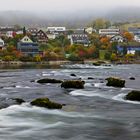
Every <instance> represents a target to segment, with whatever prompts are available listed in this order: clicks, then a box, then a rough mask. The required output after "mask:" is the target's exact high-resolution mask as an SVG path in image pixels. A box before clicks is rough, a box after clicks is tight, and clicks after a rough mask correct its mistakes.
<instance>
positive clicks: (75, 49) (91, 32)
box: [0, 25, 140, 62]
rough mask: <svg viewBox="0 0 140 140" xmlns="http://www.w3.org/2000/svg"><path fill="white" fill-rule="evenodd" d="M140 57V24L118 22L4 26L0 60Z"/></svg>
mask: <svg viewBox="0 0 140 140" xmlns="http://www.w3.org/2000/svg"><path fill="white" fill-rule="evenodd" d="M139 57H140V28H139V27H129V28H128V30H123V29H121V28H119V27H118V26H111V25H110V26H108V27H107V26H106V27H105V28H94V27H93V26H89V27H85V28H77V29H68V28H66V27H53V26H51V27H46V28H34V27H30V28H27V27H20V26H19V25H15V26H1V27H0V60H1V61H5V62H9V61H23V62H28V61H29V62H41V61H50V60H52V61H56V60H70V61H79V60H87V59H89V60H91V59H101V60H109V61H121V60H125V61H128V60H136V59H139Z"/></svg>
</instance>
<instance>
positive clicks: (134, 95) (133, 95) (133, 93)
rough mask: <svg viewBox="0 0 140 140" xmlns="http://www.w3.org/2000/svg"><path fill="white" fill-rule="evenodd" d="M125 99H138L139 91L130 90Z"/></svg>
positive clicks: (139, 97) (139, 99)
mask: <svg viewBox="0 0 140 140" xmlns="http://www.w3.org/2000/svg"><path fill="white" fill-rule="evenodd" d="M125 98H126V100H131V101H140V91H137V90H132V91H131V92H129V93H128V94H127V95H126V97H125Z"/></svg>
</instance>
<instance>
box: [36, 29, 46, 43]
mask: <svg viewBox="0 0 140 140" xmlns="http://www.w3.org/2000/svg"><path fill="white" fill-rule="evenodd" d="M35 38H36V39H37V41H38V43H47V42H48V37H47V34H46V33H45V32H43V31H42V30H39V31H38V32H37V33H36V36H35Z"/></svg>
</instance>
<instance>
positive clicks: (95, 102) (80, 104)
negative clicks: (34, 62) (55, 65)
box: [0, 65, 140, 140]
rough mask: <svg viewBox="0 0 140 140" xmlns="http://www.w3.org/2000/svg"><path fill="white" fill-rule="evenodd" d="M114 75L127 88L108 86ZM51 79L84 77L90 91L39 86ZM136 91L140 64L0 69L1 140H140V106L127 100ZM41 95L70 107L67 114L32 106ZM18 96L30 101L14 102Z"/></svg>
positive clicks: (138, 84) (64, 110) (66, 110)
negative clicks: (108, 80)
mask: <svg viewBox="0 0 140 140" xmlns="http://www.w3.org/2000/svg"><path fill="white" fill-rule="evenodd" d="M72 73H73V74H75V75H76V76H77V77H72V76H70V74H72ZM109 76H118V77H121V78H123V79H125V80H126V87H125V88H114V87H107V86H106V81H105V78H107V77H109ZM45 77H49V78H56V79H62V80H64V79H74V78H81V79H82V80H84V81H85V89H80V90H75V89H63V88H61V86H60V84H43V85H41V84H38V83H36V82H33V81H34V80H37V79H41V78H45ZM88 77H90V78H88ZM91 77H92V78H93V79H92V78H91ZM129 77H135V78H136V80H130V79H129ZM132 89H138V90H140V65H120V66H110V67H90V66H88V67H87V66H86V65H77V66H76V65H75V66H71V67H70V68H67V67H65V68H59V69H6V70H4V69H3V70H0V107H1V110H0V140H122V139H123V140H140V102H132V101H126V100H125V99H124V97H125V95H126V94H127V93H128V92H129V91H131V90H132ZM38 97H48V98H49V99H50V100H52V101H55V102H58V103H62V104H66V106H64V107H63V108H62V109H61V110H49V109H46V108H40V107H35V106H31V105H30V101H32V100H33V99H35V98H38ZM12 98H22V99H24V100H25V101H26V103H23V104H22V105H16V104H13V102H12V100H11V99H12Z"/></svg>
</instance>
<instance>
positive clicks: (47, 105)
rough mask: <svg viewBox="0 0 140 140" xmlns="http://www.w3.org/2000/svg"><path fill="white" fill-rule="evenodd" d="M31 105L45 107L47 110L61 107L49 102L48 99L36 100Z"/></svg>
mask: <svg viewBox="0 0 140 140" xmlns="http://www.w3.org/2000/svg"><path fill="white" fill-rule="evenodd" d="M31 105H34V106H38V107H45V108H48V109H61V108H62V105H61V104H59V103H55V102H52V101H50V100H49V99H48V98H38V99H35V100H33V101H32V102H31Z"/></svg>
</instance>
